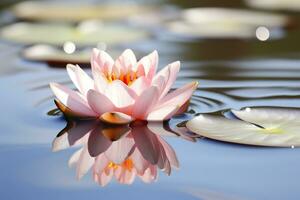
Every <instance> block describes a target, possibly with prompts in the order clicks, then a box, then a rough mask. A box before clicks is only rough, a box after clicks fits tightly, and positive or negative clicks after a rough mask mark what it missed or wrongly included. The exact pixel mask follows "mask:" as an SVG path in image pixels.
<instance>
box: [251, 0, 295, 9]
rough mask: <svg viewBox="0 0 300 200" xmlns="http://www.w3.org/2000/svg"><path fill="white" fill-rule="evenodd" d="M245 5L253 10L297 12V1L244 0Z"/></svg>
mask: <svg viewBox="0 0 300 200" xmlns="http://www.w3.org/2000/svg"><path fill="white" fill-rule="evenodd" d="M246 3H247V4H248V5H249V6H251V7H254V8H262V9H270V10H289V11H299V10H300V1H299V0H246Z"/></svg>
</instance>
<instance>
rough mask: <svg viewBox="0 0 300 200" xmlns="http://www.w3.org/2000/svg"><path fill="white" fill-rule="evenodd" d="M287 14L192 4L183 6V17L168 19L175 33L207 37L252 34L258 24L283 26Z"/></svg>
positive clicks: (239, 36) (272, 27)
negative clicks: (187, 6) (187, 7)
mask: <svg viewBox="0 0 300 200" xmlns="http://www.w3.org/2000/svg"><path fill="white" fill-rule="evenodd" d="M287 23H288V18H287V17H286V16H284V15H279V14H266V13H262V12H258V11H248V10H239V9H227V8H191V9H186V10H183V11H182V13H181V19H179V20H177V21H171V22H169V23H167V28H168V29H169V30H170V31H171V32H172V33H177V34H182V35H184V36H192V37H208V38H253V37H255V31H256V29H257V27H259V26H266V27H268V28H269V29H275V28H281V27H283V26H285V25H286V24H287Z"/></svg>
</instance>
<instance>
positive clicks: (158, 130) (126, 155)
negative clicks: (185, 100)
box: [52, 120, 195, 186]
mask: <svg viewBox="0 0 300 200" xmlns="http://www.w3.org/2000/svg"><path fill="white" fill-rule="evenodd" d="M162 135H163V136H174V137H181V138H184V139H186V140H189V141H194V140H195V138H193V137H190V136H188V135H183V134H182V133H175V132H174V131H172V129H171V128H170V127H169V126H168V123H166V122H164V123H148V122H145V121H135V122H133V123H131V124H127V125H111V124H104V123H103V122H100V121H95V120H90V121H69V122H68V123H67V125H66V127H65V128H64V129H63V130H62V131H61V132H60V133H59V134H58V135H57V137H56V138H55V139H54V141H53V147H52V149H53V151H60V150H63V149H67V148H69V147H72V146H81V148H80V149H79V150H77V151H76V152H75V153H74V154H73V155H72V156H71V158H70V159H69V166H70V167H72V166H74V167H76V172H77V178H78V179H80V178H82V177H83V176H84V175H85V174H86V173H87V172H88V171H89V170H91V171H92V175H93V179H94V181H95V182H96V183H98V184H99V185H101V186H105V185H107V184H108V183H109V182H110V181H111V180H112V179H113V178H115V179H116V180H117V181H118V182H119V183H121V184H131V183H133V181H134V180H135V178H136V177H139V178H140V179H141V180H142V181H143V182H145V183H150V182H153V181H155V180H157V177H158V170H161V171H163V172H164V173H166V174H167V175H170V174H171V171H172V169H174V168H176V169H177V168H179V161H178V158H177V156H176V153H175V151H174V149H173V148H172V147H171V146H170V145H169V144H168V143H167V142H166V141H165V140H164V139H163V138H162V137H161V136H162Z"/></svg>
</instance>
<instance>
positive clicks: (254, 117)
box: [186, 108, 300, 147]
mask: <svg viewBox="0 0 300 200" xmlns="http://www.w3.org/2000/svg"><path fill="white" fill-rule="evenodd" d="M232 112H233V114H234V115H235V116H237V117H238V118H239V119H241V120H238V119H227V118H224V117H220V116H214V115H209V114H203V115H200V116H197V117H195V118H193V119H192V120H190V121H188V122H187V124H186V126H187V128H188V129H189V130H190V131H192V132H195V133H197V134H199V135H201V136H204V137H207V138H211V139H215V140H220V141H224V142H232V143H239V144H248V145H259V146H274V147H295V146H300V111H299V110H296V109H295V110H293V109H283V108H253V109H250V108H247V109H245V110H241V111H235V110H233V111H232Z"/></svg>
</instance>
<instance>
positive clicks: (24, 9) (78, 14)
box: [12, 1, 153, 22]
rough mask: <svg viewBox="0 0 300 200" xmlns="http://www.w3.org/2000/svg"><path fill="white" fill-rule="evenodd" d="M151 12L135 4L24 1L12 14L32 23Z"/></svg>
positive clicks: (149, 8)
mask: <svg viewBox="0 0 300 200" xmlns="http://www.w3.org/2000/svg"><path fill="white" fill-rule="evenodd" d="M150 10H153V7H150V6H141V5H137V4H122V3H121V4H120V3H119V4H116V3H115V4H101V5H100V4H96V5H95V4H91V3H90V4H88V3H76V2H72V3H63V2H60V3H59V2H51V1H47V2H45V1H26V2H22V3H19V4H17V5H15V6H14V7H13V8H12V11H13V13H14V14H15V15H16V16H17V17H18V18H20V19H25V20H34V21H59V22H61V21H71V22H78V21H82V20H88V19H102V20H117V19H124V18H126V17H129V16H132V15H135V14H139V13H147V12H148V11H150Z"/></svg>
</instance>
